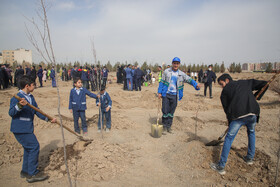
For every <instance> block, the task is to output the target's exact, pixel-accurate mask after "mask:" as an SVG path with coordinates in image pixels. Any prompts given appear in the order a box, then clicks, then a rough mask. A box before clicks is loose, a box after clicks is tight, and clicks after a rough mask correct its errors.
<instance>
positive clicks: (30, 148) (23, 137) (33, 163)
mask: <svg viewBox="0 0 280 187" xmlns="http://www.w3.org/2000/svg"><path fill="white" fill-rule="evenodd" d="M14 136H15V138H16V139H17V141H18V142H19V143H20V144H21V145H22V147H23V149H24V153H23V162H22V171H23V172H26V173H28V175H30V176H32V175H36V174H37V173H38V172H39V171H38V170H37V167H38V158H39V151H40V145H39V142H38V140H37V138H36V136H35V134H33V133H28V134H27V133H26V134H25V133H14Z"/></svg>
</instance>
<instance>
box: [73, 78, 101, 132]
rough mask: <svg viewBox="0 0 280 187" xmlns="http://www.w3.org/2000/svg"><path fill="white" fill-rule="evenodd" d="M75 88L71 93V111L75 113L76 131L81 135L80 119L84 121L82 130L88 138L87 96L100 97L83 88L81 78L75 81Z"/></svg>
mask: <svg viewBox="0 0 280 187" xmlns="http://www.w3.org/2000/svg"><path fill="white" fill-rule="evenodd" d="M74 86H75V88H72V89H71V91H70V97H69V110H70V112H71V113H73V118H74V129H75V132H77V133H78V134H80V127H79V123H78V121H79V118H81V120H82V130H83V134H84V135H85V136H87V131H88V130H87V123H86V112H85V110H86V109H87V105H86V95H88V96H90V97H92V98H95V99H97V98H98V96H97V95H95V94H94V93H91V92H90V91H88V90H87V89H86V88H83V84H82V80H81V78H79V77H76V78H75V79H74Z"/></svg>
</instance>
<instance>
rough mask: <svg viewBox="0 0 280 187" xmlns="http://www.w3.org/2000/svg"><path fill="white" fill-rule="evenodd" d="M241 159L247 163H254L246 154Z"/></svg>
mask: <svg viewBox="0 0 280 187" xmlns="http://www.w3.org/2000/svg"><path fill="white" fill-rule="evenodd" d="M243 160H244V161H245V162H246V164H248V165H253V164H254V161H253V159H252V158H248V157H247V156H244V157H243Z"/></svg>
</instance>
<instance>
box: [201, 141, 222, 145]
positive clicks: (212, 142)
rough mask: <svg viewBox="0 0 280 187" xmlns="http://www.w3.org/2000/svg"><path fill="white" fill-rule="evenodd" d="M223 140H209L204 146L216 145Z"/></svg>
mask: <svg viewBox="0 0 280 187" xmlns="http://www.w3.org/2000/svg"><path fill="white" fill-rule="evenodd" d="M223 142H224V141H223V140H213V141H211V142H208V143H206V144H205V145H206V146H218V145H220V144H221V143H223Z"/></svg>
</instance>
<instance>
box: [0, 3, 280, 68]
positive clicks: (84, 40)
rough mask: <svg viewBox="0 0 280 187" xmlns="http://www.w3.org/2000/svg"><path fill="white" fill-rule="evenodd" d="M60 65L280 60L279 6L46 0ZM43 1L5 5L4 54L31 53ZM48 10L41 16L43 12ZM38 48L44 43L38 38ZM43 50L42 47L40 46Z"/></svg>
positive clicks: (1, 14)
mask: <svg viewBox="0 0 280 187" xmlns="http://www.w3.org/2000/svg"><path fill="white" fill-rule="evenodd" d="M46 3H47V5H48V7H49V8H48V11H47V16H48V22H49V28H50V32H51V40H52V43H53V48H54V54H55V57H56V60H57V62H62V63H68V62H74V61H79V62H82V63H85V62H88V63H91V64H92V63H94V57H93V52H92V44H91V38H94V45H95V49H96V55H97V60H99V61H100V62H101V63H102V64H106V63H107V62H108V61H110V63H111V64H114V63H116V62H121V63H124V62H127V63H134V62H136V61H137V62H138V63H139V64H142V63H143V62H144V61H146V62H148V63H151V64H155V63H158V64H162V63H165V64H171V61H172V59H173V58H174V57H179V58H180V59H181V62H182V63H185V64H202V63H203V64H215V63H222V62H224V63H225V64H226V65H229V64H230V63H232V62H235V63H246V62H276V61H277V62H280V11H279V10H280V1H279V0H246V1H244V0H46ZM39 5H40V4H39V1H38V0H0V23H1V26H0V51H2V50H14V49H17V48H25V49H31V50H32V53H33V61H34V62H35V63H39V62H40V61H42V60H43V59H42V58H41V56H40V55H39V53H37V52H36V50H35V48H34V47H33V45H32V44H31V43H30V41H29V39H28V37H27V36H26V28H25V25H27V28H28V29H29V30H30V31H32V32H33V33H34V36H36V37H38V34H37V33H36V32H35V29H34V27H33V26H32V24H31V23H30V22H29V21H28V19H27V18H29V19H30V18H34V20H35V21H36V23H38V24H39V25H41V22H40V19H39V18H38V15H37V13H36V11H37V12H38V10H39V8H40V6H39ZM39 12H40V10H39ZM37 41H38V42H40V41H41V40H40V39H39V38H38V39H37ZM40 47H42V46H40Z"/></svg>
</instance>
